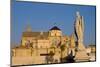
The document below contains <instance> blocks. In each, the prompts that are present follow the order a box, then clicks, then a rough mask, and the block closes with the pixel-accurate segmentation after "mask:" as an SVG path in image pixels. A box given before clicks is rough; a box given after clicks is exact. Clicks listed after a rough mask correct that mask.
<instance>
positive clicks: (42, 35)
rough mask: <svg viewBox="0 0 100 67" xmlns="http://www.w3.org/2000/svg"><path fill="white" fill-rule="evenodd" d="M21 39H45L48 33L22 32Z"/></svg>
mask: <svg viewBox="0 0 100 67" xmlns="http://www.w3.org/2000/svg"><path fill="white" fill-rule="evenodd" d="M22 36H23V37H36V38H47V37H48V36H49V33H48V32H42V34H41V32H23V34H22Z"/></svg>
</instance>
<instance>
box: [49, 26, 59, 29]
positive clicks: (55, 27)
mask: <svg viewBox="0 0 100 67" xmlns="http://www.w3.org/2000/svg"><path fill="white" fill-rule="evenodd" d="M50 30H60V29H59V28H58V27H57V26H54V27H52V28H51V29H50Z"/></svg>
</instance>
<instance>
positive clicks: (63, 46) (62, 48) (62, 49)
mask: <svg viewBox="0 0 100 67" xmlns="http://www.w3.org/2000/svg"><path fill="white" fill-rule="evenodd" d="M65 47H66V46H65V44H63V45H61V46H60V49H61V62H62V53H63V51H65Z"/></svg>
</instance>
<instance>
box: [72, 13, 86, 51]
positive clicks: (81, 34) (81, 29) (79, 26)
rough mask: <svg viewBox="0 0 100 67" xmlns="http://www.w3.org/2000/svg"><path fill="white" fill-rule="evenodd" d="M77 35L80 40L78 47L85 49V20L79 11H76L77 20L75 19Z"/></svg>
mask: <svg viewBox="0 0 100 67" xmlns="http://www.w3.org/2000/svg"><path fill="white" fill-rule="evenodd" d="M74 27H75V35H76V38H77V42H78V49H85V47H84V46H83V38H84V21H83V16H80V14H79V12H76V21H75V26H74Z"/></svg>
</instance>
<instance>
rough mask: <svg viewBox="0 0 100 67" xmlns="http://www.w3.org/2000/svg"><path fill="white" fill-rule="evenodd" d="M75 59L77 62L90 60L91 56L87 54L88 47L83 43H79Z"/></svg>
mask: <svg viewBox="0 0 100 67" xmlns="http://www.w3.org/2000/svg"><path fill="white" fill-rule="evenodd" d="M74 59H75V61H76V62H82V61H89V56H88V55H87V53H86V49H85V47H84V45H83V44H82V43H79V46H78V50H77V52H76V54H75V58H74Z"/></svg>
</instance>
